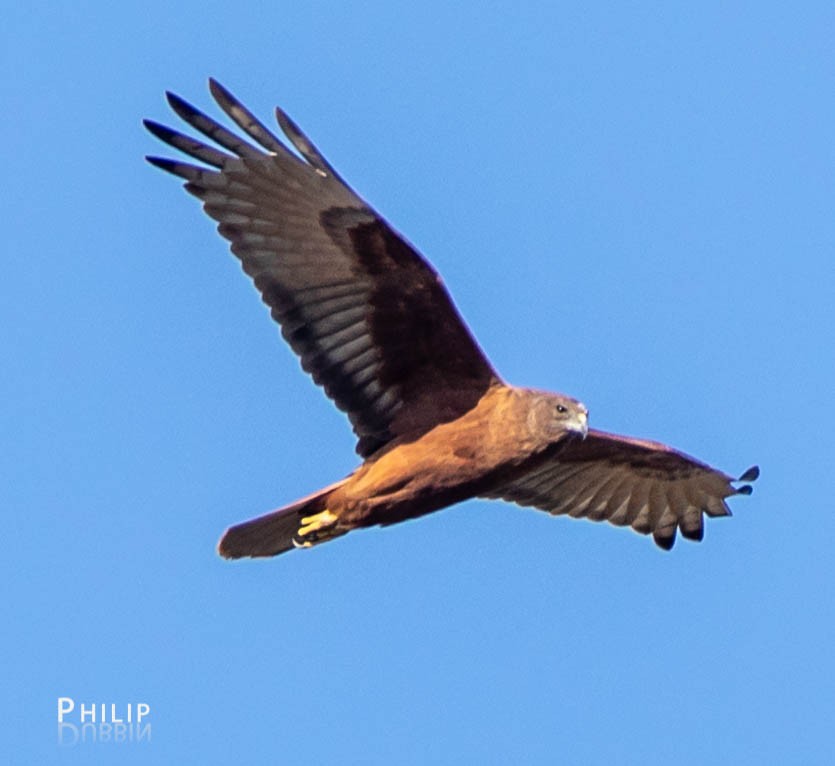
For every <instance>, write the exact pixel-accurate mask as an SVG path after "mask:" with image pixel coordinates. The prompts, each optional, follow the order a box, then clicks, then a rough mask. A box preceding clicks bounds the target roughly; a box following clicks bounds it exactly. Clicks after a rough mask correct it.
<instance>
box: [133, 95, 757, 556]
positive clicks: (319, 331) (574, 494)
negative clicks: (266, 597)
mask: <svg viewBox="0 0 835 766" xmlns="http://www.w3.org/2000/svg"><path fill="white" fill-rule="evenodd" d="M210 90H211V93H212V95H213V96H214V98H215V101H217V103H218V105H219V106H220V108H221V109H222V110H223V111H224V112H225V113H226V114H227V115H228V116H229V117H230V118H231V119H232V121H233V122H234V123H236V125H237V126H238V127H239V128H240V129H241V131H243V133H244V134H246V136H247V137H248V138H249V139H250V141H247V140H245V139H243V138H241V137H240V136H239V135H237V134H235V133H233V132H231V131H230V130H227V129H226V128H225V127H223V126H222V125H220V124H219V123H217V122H215V120H213V119H212V118H210V117H208V116H206V115H205V114H203V113H201V112H199V111H198V110H197V109H195V108H194V107H193V106H191V105H190V104H188V103H186V102H185V101H183V100H182V99H181V98H179V97H178V96H175V95H174V94H171V93H169V94H168V102H169V104H170V105H171V107H172V109H173V110H174V111H175V112H176V113H177V114H178V115H179V116H180V117H181V118H182V119H183V120H184V121H185V122H186V123H188V124H189V125H190V126H191V127H192V128H194V129H195V130H197V131H198V132H199V133H202V134H203V136H205V137H206V138H207V139H210V140H211V141H212V142H214V144H216V145H217V146H219V147H220V148H216V147H215V146H212V145H210V143H208V142H205V143H204V141H203V140H196V139H194V138H190V137H189V136H186V135H184V134H182V133H178V132H176V131H174V130H171V129H170V128H167V127H165V126H163V125H160V124H158V123H156V122H152V121H149V120H146V121H145V125H146V127H147V128H148V130H150V131H151V133H153V134H154V135H155V136H156V137H157V138H159V139H161V140H162V141H164V142H165V143H167V144H169V145H171V146H172V147H174V148H175V149H179V150H180V151H182V152H184V153H185V154H187V155H189V156H191V157H193V158H194V159H196V160H198V161H199V162H200V163H201V164H200V165H193V164H189V163H185V162H180V161H175V160H170V159H163V158H159V157H149V158H148V160H149V162H151V163H152V164H154V165H156V166H157V167H159V168H162V169H163V170H166V171H168V172H169V173H173V174H174V175H176V176H179V177H180V178H182V179H184V180H185V181H186V184H185V188H186V190H187V191H189V192H190V193H191V194H193V195H194V196H196V197H197V198H198V199H200V200H201V201H202V202H203V207H204V209H205V210H206V212H207V213H208V214H209V215H210V216H211V217H212V218H214V219H215V220H216V221H217V222H218V223H219V226H218V230H219V232H220V234H221V235H222V236H223V237H225V238H226V239H228V240H229V241H230V243H231V248H232V252H233V253H234V254H235V255H236V256H237V257H238V258H239V259H240V261H241V263H242V265H243V269H244V271H245V272H246V273H247V274H249V275H250V277H252V279H253V280H254V282H255V286H256V288H257V289H258V290H259V292H260V293H261V297H262V298H263V300H264V302H265V303H266V304H267V305H268V306H269V307H270V310H271V313H272V316H273V318H274V319H275V320H276V321H277V322H278V323H279V325H280V326H281V332H282V335H283V336H284V338H285V339H286V340H287V342H288V343H289V344H290V345H291V346H292V348H293V350H294V351H295V352H296V353H297V354H298V355H299V356H300V357H301V364H302V367H303V369H304V370H305V371H307V372H309V373H310V374H311V375H312V376H313V380H314V381H315V382H316V383H317V384H318V385H320V386H322V387H323V388H324V390H325V393H326V394H327V395H328V396H329V397H330V398H331V399H333V401H334V402H335V403H336V406H337V407H339V409H341V410H343V411H344V412H346V413H347V415H348V418H349V419H350V421H351V424H352V425H353V429H354V432H355V433H356V435H357V438H358V442H357V448H356V449H357V453H358V454H359V455H360V457H362V458H363V463H362V464H361V465H360V466H359V468H357V469H356V470H355V471H354V472H353V473H352V474H350V475H349V476H348V477H346V478H344V479H342V480H341V481H338V482H336V483H335V484H331V485H330V486H328V487H325V488H324V489H322V490H319V491H318V492H316V493H314V494H312V495H310V496H308V497H305V498H303V499H301V500H298V501H297V502H295V503H292V504H291V505H288V506H286V507H284V508H281V509H279V510H277V511H273V512H272V513H269V514H267V515H265V516H261V517H260V518H257V519H253V520H251V521H246V522H244V523H242V524H239V525H237V526H234V527H232V528H230V529H229V530H227V532H226V533H225V534H224V536H223V538H222V539H221V541H220V544H219V552H220V554H221V555H222V556H225V557H227V558H240V557H244V556H274V555H276V554H279V553H283V552H284V551H287V550H290V549H291V548H294V547H309V546H312V545H315V544H317V543H321V542H324V541H326V540H331V539H333V538H335V537H338V536H340V535H343V534H345V533H346V532H349V531H351V530H352V529H358V528H360V527H369V526H372V525H376V524H381V525H388V524H395V523H397V522H399V521H404V520H406V519H411V518H415V517H418V516H422V515H424V514H426V513H430V512H432V511H437V510H439V509H441V508H444V507H446V506H448V505H452V504H453V503H457V502H460V501H462V500H466V499H467V498H471V497H483V498H499V499H503V500H509V501H512V502H515V503H518V504H520V505H528V506H534V507H536V508H540V509H542V510H545V511H548V512H549V513H552V514H567V515H569V516H574V517H586V518H589V519H592V520H594V521H602V520H606V521H609V522H611V523H612V524H617V525H619V526H627V525H628V526H631V527H632V529H634V530H636V531H637V532H640V533H642V534H648V533H650V532H651V533H652V535H653V538H654V539H655V542H656V543H657V544H658V545H659V546H661V547H662V548H665V549H669V548H671V547H672V545H673V543H674V541H675V537H676V531H677V530H681V534H682V535H683V536H684V537H686V538H689V539H691V540H701V539H702V535H703V531H704V527H703V517H704V515H705V514H706V515H708V516H727V515H729V514H730V511H729V509H728V506H727V504H726V503H725V499H726V498H727V497H729V496H731V495H737V494H750V492H751V487H750V486H749V485H747V484H743V485H742V486H739V485H737V484H736V482H747V481H752V480H753V479H755V478H756V477H757V475H758V470H757V468H751V469H749V470H748V471H746V472H745V473H744V474H743V475H742V476H741V477H740V478H739V479H733V478H731V477H730V476H727V475H726V474H724V473H722V472H720V471H717V470H716V469H714V468H711V467H710V466H707V465H705V464H704V463H701V462H699V461H697V460H694V459H693V458H691V457H688V456H687V455H684V454H682V453H681V452H678V451H676V450H673V449H671V448H670V447H667V446H665V445H663V444H658V443H656V442H651V441H644V440H642V439H633V438H628V437H624V436H616V435H614V434H608V433H604V432H602V431H596V430H594V429H589V428H588V424H587V416H588V412H587V410H586V408H585V407H584V406H583V405H582V404H581V403H580V402H579V401H577V400H576V399H572V398H570V397H568V396H564V395H562V394H551V393H546V392H542V391H535V390H531V389H526V388H517V387H515V386H509V385H507V384H506V383H505V382H504V381H503V380H502V379H501V378H500V377H499V375H498V374H497V373H496V371H495V370H494V369H493V367H492V365H491V364H490V362H489V361H488V359H487V358H486V357H485V355H484V354H483V352H482V351H481V349H480V348H479V347H478V344H477V343H476V342H475V340H474V339H473V336H472V335H471V334H470V331H469V330H468V328H467V326H466V325H465V324H464V322H463V320H462V319H461V316H460V315H459V314H458V312H457V310H456V309H455V306H454V305H453V303H452V300H451V299H450V296H449V294H448V293H447V291H446V289H445V288H444V286H443V283H442V282H441V279H440V277H439V276H438V275H437V273H436V272H435V271H434V269H433V268H432V267H431V266H430V265H429V263H427V261H425V260H424V259H423V258H422V257H421V255H420V254H419V253H417V252H416V251H415V250H414V249H413V248H412V247H411V246H410V245H409V243H408V242H406V240H405V239H403V238H402V237H401V236H400V235H399V234H398V233H397V232H396V231H394V229H392V228H391V227H390V226H389V225H388V223H386V221H385V220H383V219H382V218H381V217H380V216H379V215H378V214H377V213H376V212H375V211H374V210H373V209H372V208H371V207H370V206H369V205H368V204H366V203H365V202H364V201H363V200H362V199H360V197H358V196H357V195H356V194H355V193H354V192H353V191H352V190H351V188H350V187H349V186H348V185H347V184H346V183H345V182H344V181H343V180H342V178H340V176H339V174H338V173H336V171H335V170H334V169H333V168H332V167H331V165H330V164H329V163H328V161H327V160H326V159H325V158H324V157H323V156H322V155H321V154H320V153H319V151H318V150H317V149H316V147H315V146H314V145H313V144H312V143H311V142H310V140H309V139H308V138H307V136H305V135H304V134H303V133H302V132H301V131H300V130H299V128H298V127H297V126H296V125H295V123H293V122H292V121H291V120H290V118H289V117H287V115H286V114H284V112H282V111H281V110H280V109H277V110H276V116H277V119H278V124H279V126H280V127H281V129H282V130H283V132H284V135H285V136H286V137H287V139H288V140H289V142H290V144H292V146H293V147H295V149H296V151H297V152H298V155H297V154H295V153H293V152H292V151H291V150H290V149H289V148H288V147H287V146H286V145H285V144H284V143H282V141H281V140H280V139H279V138H278V137H277V136H276V135H275V134H274V133H273V132H272V131H270V130H269V129H268V128H267V127H266V126H265V125H264V124H263V123H261V122H260V121H259V120H258V119H257V118H256V117H254V116H253V115H252V113H251V112H249V110H247V109H246V108H245V107H244V106H243V105H242V104H241V103H240V102H239V101H238V100H237V99H235V98H234V97H233V96H232V95H231V94H230V93H229V92H228V91H227V90H226V89H225V88H223V87H222V86H221V85H220V84H219V83H217V82H215V81H214V80H210Z"/></svg>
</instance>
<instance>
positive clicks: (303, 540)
mask: <svg viewBox="0 0 835 766" xmlns="http://www.w3.org/2000/svg"><path fill="white" fill-rule="evenodd" d="M337 520H338V517H337V516H336V514H334V513H332V512H331V511H329V510H328V509H327V508H326V509H325V510H324V511H320V512H319V513H314V514H313V515H312V516H304V517H302V519H301V526H300V527H299V531H298V532H296V536H295V538H294V539H293V544H294V545H295V546H296V547H297V548H309V547H310V546H312V545H315V544H316V543H321V542H324V541H325V540H330V539H331V538H333V537H338V536H339V535H340V534H343V533H341V532H335V531H334V532H331V533H330V534H328V532H329V531H330V530H331V528H332V527H333V526H334V525H335V524H336V522H337Z"/></svg>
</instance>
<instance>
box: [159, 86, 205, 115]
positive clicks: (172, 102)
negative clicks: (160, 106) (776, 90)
mask: <svg viewBox="0 0 835 766" xmlns="http://www.w3.org/2000/svg"><path fill="white" fill-rule="evenodd" d="M165 99H166V101H168V105H169V106H170V107H171V108H172V109H173V110H174V111H175V112H176V113H177V114H178V115H179V116H180V117H182V118H183V119H184V120H185V121H186V122H188V117H189V116H190V115H193V114H199V112H198V111H197V109H195V108H194V107H193V106H192V105H191V104H189V102H188V101H186V100H185V99H184V98H181V97H180V96H178V95H177V94H176V93H172V92H171V91H170V90H167V91H165Z"/></svg>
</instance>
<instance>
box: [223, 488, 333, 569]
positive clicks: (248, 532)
mask: <svg viewBox="0 0 835 766" xmlns="http://www.w3.org/2000/svg"><path fill="white" fill-rule="evenodd" d="M340 484H342V482H338V483H337V484H332V485H331V486H330V487H326V488H325V489H322V490H319V491H318V492H316V493H314V494H312V495H308V496H307V497H305V498H302V499H301V500H297V501H296V502H295V503H292V504H291V505H287V506H285V507H284V508H279V509H278V510H277V511H272V512H271V513H267V514H265V515H264V516H259V517H258V518H257V519H251V520H249V521H244V522H242V523H241V524H236V525H235V526H234V527H230V528H229V529H227V530H226V532H224V534H223V537H222V538H221V539H220V542H219V543H218V546H217V550H218V553H219V554H220V555H221V556H223V557H224V558H226V559H240V558H244V557H246V556H251V557H253V558H255V557H261V556H277V555H278V554H279V553H284V552H285V551H289V550H291V549H293V548H295V547H297V546H296V545H295V544H294V542H293V541H294V539H295V538H296V534H297V533H298V531H299V526H300V523H301V519H302V518H303V517H307V516H312V515H313V514H316V513H319V512H320V511H323V510H325V507H326V503H327V499H328V496H329V495H330V493H331V492H332V491H333V490H334V489H335V488H336V487H338V486H339V485H340Z"/></svg>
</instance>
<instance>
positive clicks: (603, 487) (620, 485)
mask: <svg viewBox="0 0 835 766" xmlns="http://www.w3.org/2000/svg"><path fill="white" fill-rule="evenodd" d="M757 476H759V469H758V468H757V467H756V466H755V467H753V468H749V469H748V470H747V471H746V472H745V473H744V474H743V475H742V476H740V477H739V479H732V478H731V477H730V476H727V475H725V474H724V473H722V472H721V471H717V470H716V469H714V468H711V467H710V466H708V465H705V464H704V463H700V462H699V461H698V460H695V459H694V458H692V457H689V456H688V455H685V454H683V453H681V452H677V451H676V450H674V449H672V448H670V447H667V446H666V445H664V444H659V443H658V442H651V441H644V440H642V439H632V438H629V437H626V436H616V435H615V434H607V433H604V432H602V431H595V430H589V432H588V435H587V437H586V438H585V439H583V440H579V439H578V440H575V441H572V442H570V443H568V444H567V446H566V447H565V449H564V450H563V451H561V452H559V453H557V454H556V455H555V456H554V457H552V458H550V459H548V460H547V461H546V462H544V463H536V464H533V465H531V466H530V467H529V468H528V469H527V470H525V469H524V468H523V470H522V472H521V473H520V474H517V475H516V476H515V477H514V478H512V479H510V480H508V481H507V482H506V483H504V484H502V485H500V486H498V487H496V488H495V489H494V490H491V491H490V492H488V493H486V494H484V495H483V496H484V497H490V498H501V499H503V500H509V501H511V502H514V503H518V504H519V505H526V506H535V507H536V508H540V509H542V510H544V511H548V512H549V513H552V514H568V515H569V516H573V517H574V518H588V519H591V520H592V521H609V522H611V523H612V524H616V525H618V526H626V525H629V526H631V527H632V529H634V530H635V531H636V532H640V533H641V534H644V535H646V534H649V533H650V532H652V535H653V538H654V539H655V542H656V543H657V544H658V545H659V546H660V547H661V548H664V549H665V550H669V549H670V548H672V547H673V543H674V542H675V538H676V529H677V528H678V529H680V530H681V534H682V535H683V536H684V537H686V538H689V539H690V540H701V539H702V536H703V535H704V526H703V515H704V514H707V515H708V516H730V514H731V512H730V509H729V508H728V505H727V503H725V498H727V497H730V496H731V495H748V494H751V487H750V485H742V486H737V487H735V486H734V483H735V482H737V481H739V482H746V481H753V480H754V479H756V478H757Z"/></svg>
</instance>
